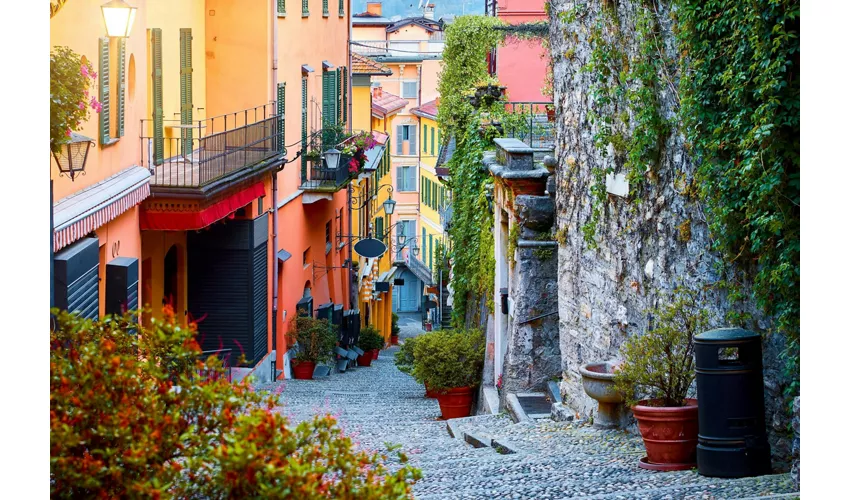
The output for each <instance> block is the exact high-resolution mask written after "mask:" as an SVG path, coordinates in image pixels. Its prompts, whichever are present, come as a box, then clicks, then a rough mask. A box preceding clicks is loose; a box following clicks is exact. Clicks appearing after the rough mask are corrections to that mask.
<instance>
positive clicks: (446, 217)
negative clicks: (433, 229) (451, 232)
mask: <svg viewBox="0 0 850 500" xmlns="http://www.w3.org/2000/svg"><path fill="white" fill-rule="evenodd" d="M453 213H454V208H452V205H451V204H448V205H446V206H444V207H441V208H440V210H439V214H440V225H441V226H443V228H444V229H448V228H449V227H451V224H452V214H453Z"/></svg>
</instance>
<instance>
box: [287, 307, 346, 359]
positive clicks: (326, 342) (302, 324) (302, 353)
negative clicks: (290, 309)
mask: <svg viewBox="0 0 850 500" xmlns="http://www.w3.org/2000/svg"><path fill="white" fill-rule="evenodd" d="M293 326H294V328H293V329H292V330H290V331H289V332H288V333H287V335H289V336H290V338H291V339H294V340H295V341H296V342H298V351H297V352H296V354H295V358H294V359H296V360H298V361H311V362H313V363H325V362H328V361H330V359H331V358H332V357H333V350H334V347H336V343H337V331H336V325H334V324H331V323H328V320H326V319H316V318H310V317H306V316H299V317H297V318H295V320H294V321H293Z"/></svg>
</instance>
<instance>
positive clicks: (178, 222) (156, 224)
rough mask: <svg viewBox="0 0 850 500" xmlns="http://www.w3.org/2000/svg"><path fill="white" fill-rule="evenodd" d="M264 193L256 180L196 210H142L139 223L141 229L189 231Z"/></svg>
mask: <svg viewBox="0 0 850 500" xmlns="http://www.w3.org/2000/svg"><path fill="white" fill-rule="evenodd" d="M265 194H266V190H265V188H264V187H263V183H262V182H258V183H256V184H254V185H252V186H250V187H247V188H245V189H243V190H241V191H239V192H236V193H233V194H232V195H230V196H228V197H227V198H224V199H223V200H221V201H218V202H216V203H214V204H212V205H210V206H208V207H206V208H204V209H203V210H200V211H198V212H169V211H163V212H152V211H149V210H142V211H141V214H140V215H139V225H140V226H141V228H142V230H154V231H191V230H195V229H202V228H205V227H207V226H209V225H210V224H212V223H213V222H216V221H219V220H221V219H223V218H225V217H227V216H228V215H230V214H232V213H233V212H235V211H237V210H239V209H240V208H242V207H244V206H245V205H247V204H248V203H250V202H251V201H253V200H255V199H257V198H259V197H260V196H263V195H265Z"/></svg>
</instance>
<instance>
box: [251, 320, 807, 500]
mask: <svg viewBox="0 0 850 500" xmlns="http://www.w3.org/2000/svg"><path fill="white" fill-rule="evenodd" d="M400 326H401V328H402V333H401V338H402V339H403V338H406V337H409V336H412V335H414V334H415V333H416V332H415V331H414V330H415V329H419V323H418V321H400ZM396 350H397V348H391V349H388V350H386V351H382V352H381V354H380V357H379V358H378V359H377V360H376V361H373V362H372V366H371V367H368V368H366V367H364V368H356V369H354V370H349V371H347V372H345V373H334V374H332V375H331V376H329V377H326V378H323V379H320V380H287V381H281V382H275V383H272V384H266V385H263V386H259V387H258V389H259V390H271V391H274V392H276V393H279V394H280V396H279V397H280V402H281V406H280V407H279V411H281V412H282V413H284V414H285V415H288V416H289V417H290V418H291V419H292V420H293V422H300V421H302V420H306V419H310V418H312V417H313V415H316V414H319V413H325V412H329V413H331V414H332V415H335V416H336V417H337V418H338V420H339V422H340V425H341V427H342V428H343V429H344V431H345V432H346V433H347V434H348V435H350V436H352V439H353V440H354V442H355V443H356V445H357V446H359V447H360V448H361V449H366V450H382V449H385V443H398V444H401V445H402V446H403V449H404V451H405V452H406V453H407V454H408V456H409V458H410V461H411V463H412V464H413V465H414V466H416V467H419V468H421V469H422V472H423V476H424V477H423V479H422V480H421V481H419V482H418V483H417V484H416V485H415V487H414V495H415V497H416V498H422V499H429V498H435V499H436V498H452V499H454V498H480V499H491V498H523V499H546V498H550V499H555V498H600V499H601V498H606V499H720V498H777V497H780V498H781V497H784V495H782V494H787V493H792V492H794V491H796V489H795V486H794V483H793V480H792V478H791V476H790V474H777V475H771V476H764V477H760V478H747V479H734V480H729V479H725V480H724V479H713V478H705V477H702V476H699V475H698V474H697V473H696V472H695V471H683V472H669V473H655V472H648V471H644V470H642V469H639V468H638V467H637V460H638V459H639V458H640V457H641V456H642V455H643V446H642V444H641V441H640V438H639V437H637V436H634V435H632V434H628V433H625V432H621V431H599V430H595V429H593V428H592V427H590V426H589V425H587V424H585V423H572V422H570V423H566V422H553V421H550V420H538V421H536V422H527V423H520V424H514V423H512V421H511V419H510V418H509V417H507V415H504V414H502V415H481V416H475V417H470V418H464V419H454V420H452V421H451V424H452V428H453V429H454V432H455V435H456V437H452V436H451V435H450V433H449V432H448V426H447V422H446V421H443V420H440V408H439V405H438V404H437V401H436V400H434V399H426V398H425V397H424V394H425V390H424V387H423V386H421V385H420V384H418V383H416V381H414V380H413V378H411V377H410V376H408V375H406V374H403V373H401V372H399V371H398V370H397V369H396V368H395V365H394V363H393V354H394V353H395V351H396ZM464 434H470V435H473V436H475V437H476V438H477V439H478V440H480V442H479V443H478V444H479V445H480V444H481V442H483V443H485V444H486V443H491V444H492V443H493V442H494V441H495V442H496V443H498V444H500V445H502V446H500V449H501V451H503V452H505V453H500V452H499V451H497V450H496V449H495V448H494V447H492V446H485V447H481V448H476V447H474V446H473V445H472V444H469V443H467V441H466V440H464V436H463V435H464ZM511 452H513V453H511Z"/></svg>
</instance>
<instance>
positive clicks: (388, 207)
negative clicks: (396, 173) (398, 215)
mask: <svg viewBox="0 0 850 500" xmlns="http://www.w3.org/2000/svg"><path fill="white" fill-rule="evenodd" d="M390 189H392V188H390ZM393 210H395V200H394V199H393V195H392V194H390V197H389V198H387V200H386V201H385V202H384V212H386V214H387V215H392V214H393Z"/></svg>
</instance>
